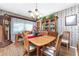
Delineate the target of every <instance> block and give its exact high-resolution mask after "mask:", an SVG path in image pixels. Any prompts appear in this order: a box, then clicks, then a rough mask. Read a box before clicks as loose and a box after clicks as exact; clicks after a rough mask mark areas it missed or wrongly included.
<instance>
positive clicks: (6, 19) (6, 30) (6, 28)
mask: <svg viewBox="0 0 79 59" xmlns="http://www.w3.org/2000/svg"><path fill="white" fill-rule="evenodd" d="M10 23H11V18H10V16H8V15H3V16H0V47H5V46H7V45H9V44H10V43H12V41H11V28H10V27H11V24H10Z"/></svg>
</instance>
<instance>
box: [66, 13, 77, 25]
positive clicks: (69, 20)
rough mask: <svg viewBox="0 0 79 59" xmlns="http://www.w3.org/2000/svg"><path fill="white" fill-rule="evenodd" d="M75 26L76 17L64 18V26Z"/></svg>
mask: <svg viewBox="0 0 79 59" xmlns="http://www.w3.org/2000/svg"><path fill="white" fill-rule="evenodd" d="M75 25H77V15H76V14H74V15H70V16H66V18H65V26H75Z"/></svg>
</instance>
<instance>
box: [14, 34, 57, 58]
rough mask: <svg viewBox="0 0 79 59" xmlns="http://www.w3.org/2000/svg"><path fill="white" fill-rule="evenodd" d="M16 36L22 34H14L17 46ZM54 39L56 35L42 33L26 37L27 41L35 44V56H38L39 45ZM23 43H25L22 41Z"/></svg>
mask: <svg viewBox="0 0 79 59" xmlns="http://www.w3.org/2000/svg"><path fill="white" fill-rule="evenodd" d="M18 36H22V35H16V39H15V45H16V47H17V46H18V40H19V38H18ZM55 39H56V37H54V36H48V35H42V36H37V37H36V36H31V37H29V38H28V41H29V42H30V43H32V44H34V45H35V46H36V53H37V56H39V52H40V47H42V46H44V45H47V44H49V43H51V42H53V41H55ZM24 44H26V43H25V42H24Z"/></svg>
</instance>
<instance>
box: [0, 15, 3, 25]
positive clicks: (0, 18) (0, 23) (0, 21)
mask: <svg viewBox="0 0 79 59" xmlns="http://www.w3.org/2000/svg"><path fill="white" fill-rule="evenodd" d="M2 24H3V16H0V25H2Z"/></svg>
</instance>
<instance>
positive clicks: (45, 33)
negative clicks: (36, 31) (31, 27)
mask: <svg viewBox="0 0 79 59" xmlns="http://www.w3.org/2000/svg"><path fill="white" fill-rule="evenodd" d="M40 34H41V35H48V31H41V32H40Z"/></svg>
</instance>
